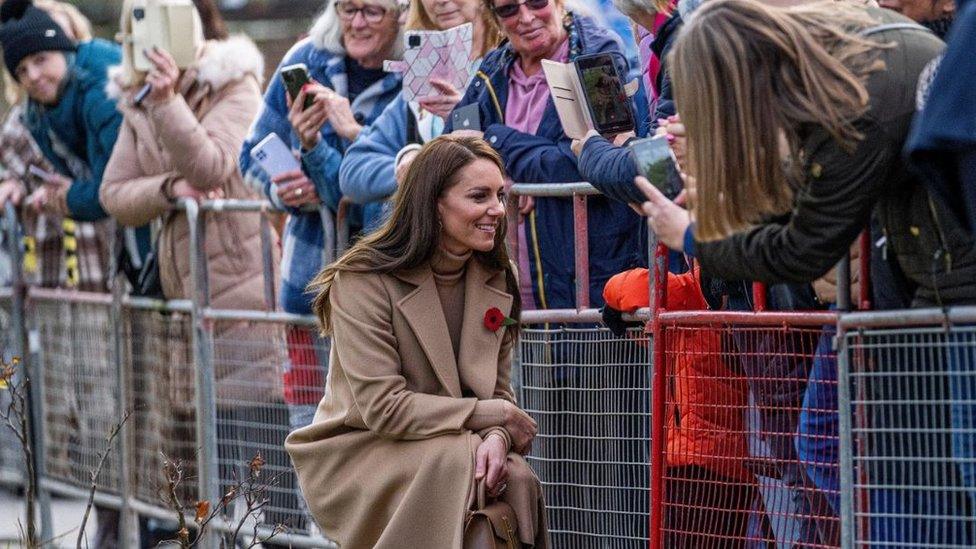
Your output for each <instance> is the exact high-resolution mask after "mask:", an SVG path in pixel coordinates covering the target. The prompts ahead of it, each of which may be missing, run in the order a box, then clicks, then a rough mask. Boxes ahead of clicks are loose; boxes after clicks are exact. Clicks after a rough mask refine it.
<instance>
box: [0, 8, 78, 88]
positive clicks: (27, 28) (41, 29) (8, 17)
mask: <svg viewBox="0 0 976 549" xmlns="http://www.w3.org/2000/svg"><path fill="white" fill-rule="evenodd" d="M0 23H2V24H0V45H3V62H4V64H6V65H7V70H9V71H10V74H17V65H20V62H21V61H23V59H24V58H25V57H27V56H28V55H32V54H35V53H37V52H40V51H75V49H76V48H75V43H74V42H72V41H71V39H70V38H68V36H67V35H66V34H65V33H64V29H62V28H61V26H60V25H58V24H57V23H55V22H54V19H51V16H50V15H48V14H47V12H45V11H44V10H42V9H40V8H37V7H35V6H34V3H33V2H31V1H30V0H4V1H3V4H0Z"/></svg>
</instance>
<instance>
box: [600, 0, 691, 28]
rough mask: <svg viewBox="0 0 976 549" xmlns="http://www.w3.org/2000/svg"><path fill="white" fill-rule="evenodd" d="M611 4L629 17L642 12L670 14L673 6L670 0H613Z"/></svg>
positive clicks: (632, 17) (631, 17)
mask: <svg viewBox="0 0 976 549" xmlns="http://www.w3.org/2000/svg"><path fill="white" fill-rule="evenodd" d="M675 3H677V2H675ZM613 6H614V7H615V8H617V9H618V10H620V13H623V14H624V15H626V16H627V17H629V18H630V19H634V17H635V16H640V15H643V14H650V15H656V14H658V13H663V14H670V13H671V11H672V10H673V8H674V6H673V4H672V0H613ZM648 30H650V29H648Z"/></svg>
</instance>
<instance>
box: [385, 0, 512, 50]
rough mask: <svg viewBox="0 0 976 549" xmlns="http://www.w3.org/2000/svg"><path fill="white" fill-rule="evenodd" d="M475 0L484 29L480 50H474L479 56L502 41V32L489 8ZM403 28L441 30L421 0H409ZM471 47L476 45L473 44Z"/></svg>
mask: <svg viewBox="0 0 976 549" xmlns="http://www.w3.org/2000/svg"><path fill="white" fill-rule="evenodd" d="M475 1H477V2H478V8H479V9H480V12H481V14H480V15H481V24H482V26H483V27H484V29H485V32H484V34H483V40H482V42H481V50H480V51H477V52H474V53H476V54H477V56H478V57H479V58H481V57H484V56H485V54H487V53H488V52H489V51H491V50H493V49H495V47H496V46H498V43H499V42H501V41H502V34H501V31H500V30H499V29H498V24H497V23H496V22H495V16H494V15H492V13H491V10H489V9H488V8H486V7H485V5H484V3H483V2H481V1H478V0H475ZM471 24H472V25H473V24H475V23H474V22H473V21H472V22H471ZM404 28H405V29H406V30H441V29H440V27H438V26H437V24H436V23H434V20H433V19H431V17H430V14H429V13H427V8H425V7H424V3H423V2H422V1H421V0H410V11H409V12H407V24H406V25H404ZM473 47H478V45H477V44H474V45H473Z"/></svg>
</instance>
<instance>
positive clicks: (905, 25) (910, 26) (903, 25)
mask: <svg viewBox="0 0 976 549" xmlns="http://www.w3.org/2000/svg"><path fill="white" fill-rule="evenodd" d="M890 30H918V31H923V32H932V31H930V30H929V29H927V28H925V27H923V26H922V25H919V24H918V23H910V22H900V23H885V24H883V25H876V26H874V27H870V28H867V29H864V30H862V31H861V32H859V33H858V34H860V35H861V36H871V35H872V34H881V33H882V32H887V31H890Z"/></svg>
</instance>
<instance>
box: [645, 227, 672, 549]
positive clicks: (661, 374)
mask: <svg viewBox="0 0 976 549" xmlns="http://www.w3.org/2000/svg"><path fill="white" fill-rule="evenodd" d="M651 268H652V269H653V273H654V295H653V301H652V303H651V332H652V334H653V338H654V339H653V342H654V362H653V368H654V370H653V378H652V379H651V494H650V496H651V502H650V509H651V516H650V526H649V531H650V549H661V548H662V547H664V533H663V532H664V496H665V493H664V475H665V473H666V467H667V464H666V463H665V461H664V458H665V455H664V452H665V444H664V437H665V432H664V423H665V418H664V413H665V398H664V393H665V390H666V388H667V377H666V376H667V366H666V364H665V360H666V359H665V341H664V339H665V338H664V330H663V329H662V328H663V326H662V324H661V319H660V315H661V313H662V312H663V311H664V310H666V308H667V298H668V295H667V288H668V248H667V246H665V245H664V244H658V247H657V251H656V252H655V254H654V264H653V265H652V266H651Z"/></svg>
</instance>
